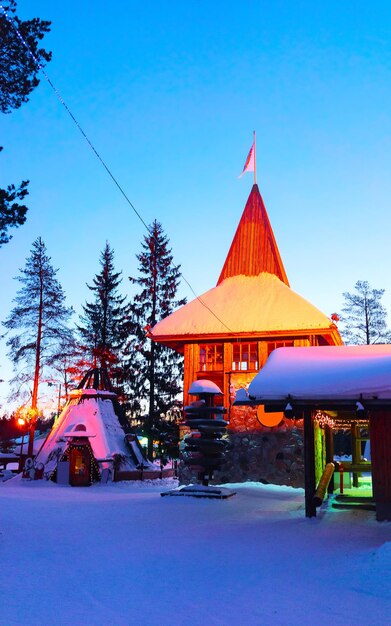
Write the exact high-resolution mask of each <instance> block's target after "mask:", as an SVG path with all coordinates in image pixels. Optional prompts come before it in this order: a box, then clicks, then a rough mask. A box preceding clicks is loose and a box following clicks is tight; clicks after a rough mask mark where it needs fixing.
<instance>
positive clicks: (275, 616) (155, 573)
mask: <svg viewBox="0 0 391 626" xmlns="http://www.w3.org/2000/svg"><path fill="white" fill-rule="evenodd" d="M171 485H172V486H174V485H175V483H174V482H173V481H171ZM226 486H228V487H231V488H233V489H234V490H235V491H236V492H237V495H236V496H234V497H233V498H230V499H229V500H224V501H221V500H195V499H192V498H161V497H160V492H161V491H164V490H166V489H167V488H168V481H165V484H164V485H162V484H160V483H157V484H156V483H155V484H152V483H114V484H110V485H104V486H102V485H94V486H92V487H89V488H73V487H68V486H61V485H56V484H53V483H46V482H45V483H42V482H40V481H36V482H31V483H20V484H15V483H14V484H13V481H9V482H8V483H2V484H0V511H1V535H0V539H1V564H2V568H3V572H5V573H4V574H3V576H1V578H0V595H1V598H2V604H1V622H2V623H4V624H12V625H25V624H29V625H31V626H38V625H39V626H41V625H42V624H51V623H53V624H58V625H59V626H68V625H70V624H72V625H74V626H81V625H84V624H90V625H91V626H102V624H112V625H113V626H129V624H137V626H173V625H175V626H205V625H206V624H207V625H208V626H231V625H232V626H238V625H239V624H240V625H241V624H245V625H246V626H261V625H262V626H313V625H314V624H316V625H317V626H330V625H332V626H348V625H350V624H360V625H361V624H365V626H388V624H389V623H390V614H391V590H390V587H389V572H390V556H391V555H390V551H391V547H390V545H391V544H390V540H391V523H388V522H382V523H379V522H376V521H375V520H374V514H373V513H371V512H368V511H352V510H349V511H343V510H332V509H331V508H329V509H328V510H326V511H323V512H322V513H321V515H320V517H318V518H313V519H306V518H305V517H304V494H303V491H302V490H301V489H292V488H289V487H276V486H272V485H259V484H257V483H247V484H240V485H237V484H235V485H226Z"/></svg>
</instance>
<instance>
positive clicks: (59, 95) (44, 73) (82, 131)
mask: <svg viewBox="0 0 391 626" xmlns="http://www.w3.org/2000/svg"><path fill="white" fill-rule="evenodd" d="M0 9H1V10H2V12H3V14H4V16H5V18H6V20H7V22H8V23H9V25H10V26H11V28H12V29H13V30H14V32H15V34H16V36H17V37H18V39H19V40H20V41H21V43H22V45H23V46H24V47H25V48H26V50H27V53H28V54H29V55H30V56H31V58H32V59H33V61H34V63H35V64H36V66H37V67H38V69H39V70H40V71H41V73H42V75H43V76H44V78H45V80H46V81H47V83H48V84H49V85H50V87H51V88H52V90H53V91H54V93H55V95H56V97H57V98H58V100H59V101H60V103H61V104H62V105H63V107H64V108H65V110H66V112H67V113H68V115H69V116H70V118H71V120H72V121H73V123H74V124H75V125H76V127H77V128H78V130H79V132H80V133H81V134H82V136H83V137H84V139H85V141H86V142H87V144H88V146H89V147H90V149H91V150H92V151H93V153H94V154H95V156H96V158H97V159H98V160H99V162H100V163H101V165H102V166H103V168H104V169H105V170H106V172H107V174H108V175H109V176H110V178H111V180H112V181H113V183H114V184H115V186H116V187H117V189H118V190H119V191H120V193H121V194H122V196H123V197H124V198H125V201H126V202H127V203H128V205H129V206H130V207H131V209H132V211H133V212H134V213H135V215H136V216H137V218H138V219H139V220H140V222H141V223H142V224H143V226H144V227H145V228H146V230H147V232H148V234H149V235H150V236H151V237H153V238H154V235H153V233H152V232H151V231H150V229H149V227H148V225H147V223H146V222H145V220H144V219H143V217H142V215H141V214H140V213H139V211H137V209H136V207H135V206H134V204H133V203H132V202H131V200H130V198H129V197H128V195H127V194H126V192H125V190H124V189H123V187H122V186H121V185H120V183H119V182H118V180H117V178H116V177H115V176H114V174H113V173H112V171H111V170H110V168H109V166H108V165H107V164H106V162H105V161H104V160H103V158H102V157H101V155H100V154H99V152H98V151H97V149H96V148H95V146H94V144H93V143H92V141H91V140H90V139H89V137H88V135H87V134H86V132H85V131H84V130H83V128H82V127H81V126H80V124H79V122H78V120H77V119H76V117H75V116H74V114H73V113H72V111H71V110H70V108H69V107H68V105H67V103H66V102H65V100H64V98H63V97H62V95H61V93H60V91H59V90H58V89H57V87H56V86H55V85H54V83H53V82H52V80H51V79H50V77H49V76H48V74H47V72H46V71H45V69H44V68H43V66H42V64H41V63H40V62H39V60H38V59H37V57H36V56H35V54H34V53H33V52H32V50H31V48H30V46H29V45H28V43H27V41H26V40H25V39H24V37H23V35H22V34H21V33H20V31H19V29H18V27H17V26H16V24H15V22H14V21H13V19H12V18H11V17H10V16H9V15H8V13H7V11H6V10H5V8H4V7H3V5H2V4H0ZM155 244H156V245H157V246H159V243H158V242H157V241H156V238H155ZM180 276H181V277H182V279H183V281H184V282H185V283H186V285H187V286H188V287H189V289H190V290H191V292H192V293H193V295H194V296H195V297H196V299H197V300H198V301H199V302H200V304H201V305H202V306H203V307H205V308H206V309H207V310H208V311H209V312H210V313H211V314H212V315H213V316H214V317H215V318H216V319H217V320H218V321H219V322H220V324H222V325H223V326H224V327H225V328H226V329H227V330H228V331H229V332H230V333H232V332H233V331H232V330H231V328H229V326H227V324H225V322H224V321H223V320H222V319H221V318H220V317H219V316H218V315H217V314H216V313H215V312H214V311H213V310H212V309H211V308H210V307H209V306H208V305H207V304H206V303H205V302H204V301H203V300H202V298H200V296H198V295H197V294H196V292H195V291H194V289H193V287H192V286H191V284H190V283H189V281H188V280H187V279H186V278H185V276H184V275H183V273H182V272H180Z"/></svg>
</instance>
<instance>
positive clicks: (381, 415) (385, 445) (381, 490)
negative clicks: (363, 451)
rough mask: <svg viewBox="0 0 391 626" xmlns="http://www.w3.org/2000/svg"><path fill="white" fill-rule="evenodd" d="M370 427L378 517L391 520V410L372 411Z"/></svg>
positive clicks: (374, 494)
mask: <svg viewBox="0 0 391 626" xmlns="http://www.w3.org/2000/svg"><path fill="white" fill-rule="evenodd" d="M369 428H370V439H371V460H372V489H373V497H374V500H375V502H376V519H377V520H378V521H379V522H380V521H383V520H388V521H391V410H388V411H376V412H375V411H371V413H370V419H369Z"/></svg>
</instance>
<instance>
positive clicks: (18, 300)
mask: <svg viewBox="0 0 391 626" xmlns="http://www.w3.org/2000/svg"><path fill="white" fill-rule="evenodd" d="M57 271H58V270H55V269H53V266H52V264H51V259H50V257H49V256H48V255H47V253H46V247H45V244H44V242H43V241H42V239H41V238H40V237H39V238H38V239H37V240H36V241H34V243H33V247H32V250H31V254H30V256H29V257H28V258H27V260H26V265H25V267H24V269H22V270H21V273H20V275H19V276H17V277H16V280H18V281H19V282H20V283H21V285H22V286H21V288H20V290H19V291H18V292H17V294H16V297H15V299H14V302H15V307H14V308H13V309H12V311H11V313H10V315H9V317H8V318H7V319H6V321H5V322H3V324H4V326H5V327H6V328H7V331H8V332H7V336H8V338H7V346H8V348H9V353H8V356H9V357H10V359H11V361H12V362H13V365H14V369H15V372H16V375H15V377H14V379H13V381H11V382H12V384H13V385H14V386H18V387H19V389H20V388H21V387H22V386H23V385H28V386H29V388H30V393H31V410H32V414H34V412H35V413H36V414H38V390H39V384H40V382H41V381H42V379H43V377H44V375H45V373H48V372H50V370H51V368H52V367H53V366H54V365H55V364H56V363H57V362H58V361H59V359H60V358H61V354H62V349H63V346H64V344H66V343H68V342H70V341H72V332H71V330H70V329H69V327H68V321H69V318H70V316H71V313H72V309H71V308H67V307H66V306H65V295H64V292H63V289H62V287H61V285H60V283H59V281H58V280H57V278H56V273H57ZM33 427H34V425H33V424H32V434H31V437H32V436H33V434H34V430H33ZM30 444H31V448H30V445H29V454H30V453H31V451H32V439H31V438H30Z"/></svg>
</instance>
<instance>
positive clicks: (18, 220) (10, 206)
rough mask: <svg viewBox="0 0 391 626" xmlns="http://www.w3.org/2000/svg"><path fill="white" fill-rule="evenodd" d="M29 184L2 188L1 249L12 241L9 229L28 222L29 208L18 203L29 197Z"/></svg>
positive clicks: (0, 202)
mask: <svg viewBox="0 0 391 626" xmlns="http://www.w3.org/2000/svg"><path fill="white" fill-rule="evenodd" d="M1 151H2V148H1V147H0V152H1ZM28 182H29V181H28V180H23V181H22V183H21V184H20V186H19V187H15V185H8V187H7V188H6V189H1V188H0V247H1V246H2V245H3V244H5V243H8V242H9V240H10V239H12V236H11V235H10V234H9V233H8V229H10V228H17V227H18V226H21V225H22V224H24V223H25V221H26V213H27V206H26V205H25V204H20V203H19V202H18V201H20V200H23V199H24V198H25V196H27V195H28V190H27V186H28Z"/></svg>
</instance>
